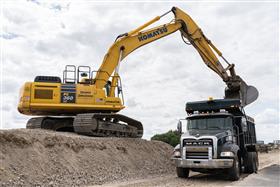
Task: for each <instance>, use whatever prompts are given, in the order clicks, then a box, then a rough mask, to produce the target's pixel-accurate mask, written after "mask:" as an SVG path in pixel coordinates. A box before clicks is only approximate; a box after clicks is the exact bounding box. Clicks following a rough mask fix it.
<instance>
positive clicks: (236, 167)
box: [228, 156, 240, 181]
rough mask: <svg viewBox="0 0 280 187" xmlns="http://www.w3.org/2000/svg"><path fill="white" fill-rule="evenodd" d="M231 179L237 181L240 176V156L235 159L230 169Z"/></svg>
mask: <svg viewBox="0 0 280 187" xmlns="http://www.w3.org/2000/svg"><path fill="white" fill-rule="evenodd" d="M228 174H229V179H230V180H232V181H237V180H239V178H240V160H239V158H238V156H236V157H234V159H233V166H232V167H231V168H230V169H229V170H228Z"/></svg>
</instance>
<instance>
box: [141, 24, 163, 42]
mask: <svg viewBox="0 0 280 187" xmlns="http://www.w3.org/2000/svg"><path fill="white" fill-rule="evenodd" d="M167 31H168V30H167V28H166V27H161V28H158V29H157V30H156V31H153V32H151V33H148V34H143V35H141V36H139V37H138V40H139V42H141V41H144V40H147V39H149V38H153V37H155V36H158V35H161V34H163V33H166V32H167Z"/></svg>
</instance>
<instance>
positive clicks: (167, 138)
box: [151, 130, 181, 147]
mask: <svg viewBox="0 0 280 187" xmlns="http://www.w3.org/2000/svg"><path fill="white" fill-rule="evenodd" d="M180 136H181V135H180V133H179V132H178V131H176V130H175V131H172V130H170V131H168V132H167V133H163V134H156V135H154V136H153V137H152V138H151V140H158V141H162V142H165V143H168V144H170V145H172V146H173V147H175V146H176V145H177V144H179V143H180Z"/></svg>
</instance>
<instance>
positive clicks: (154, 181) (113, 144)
mask: <svg viewBox="0 0 280 187" xmlns="http://www.w3.org/2000/svg"><path fill="white" fill-rule="evenodd" d="M172 150H173V148H172V147H171V146H169V145H168V144H165V143H162V142H158V141H147V140H143V139H124V138H96V137H87V136H80V135H76V134H74V133H64V132H52V131H47V130H28V129H17V130H0V186H99V185H102V186H110V187H111V186H125V187H130V186H137V187H139V186H140V187H141V186H143V187H146V186H172V187H173V186H180V187H182V186H236V185H237V186H238V185H239V184H240V185H242V184H243V183H239V182H240V181H241V182H242V181H243V182H246V181H244V179H246V180H247V179H248V174H243V175H242V177H241V180H240V181H238V182H231V181H228V180H227V179H226V177H225V176H221V175H208V174H200V173H194V172H191V174H190V178H188V179H180V178H178V177H177V176H176V174H175V166H174V165H173V162H172V161H171V160H170V157H171V154H172ZM279 156H280V155H279V151H273V152H269V153H262V154H260V155H259V160H260V169H263V168H266V167H268V166H271V165H273V164H276V165H279V164H280V161H279ZM277 167H278V166H277ZM269 171H270V170H269ZM277 171H279V170H277ZM260 173H261V171H260ZM265 173H267V172H265ZM250 176H253V177H257V178H258V179H259V180H261V181H263V180H262V179H263V178H264V177H262V176H261V175H258V174H252V175H249V177H250ZM252 180H253V179H252ZM248 181H250V180H249V179H248ZM274 182H276V183H277V182H278V181H274ZM246 184H247V183H246Z"/></svg>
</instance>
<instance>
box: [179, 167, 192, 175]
mask: <svg viewBox="0 0 280 187" xmlns="http://www.w3.org/2000/svg"><path fill="white" fill-rule="evenodd" d="M176 173H177V176H178V177H179V178H188V176H189V173H190V170H189V169H188V168H180V167H177V168H176Z"/></svg>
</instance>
